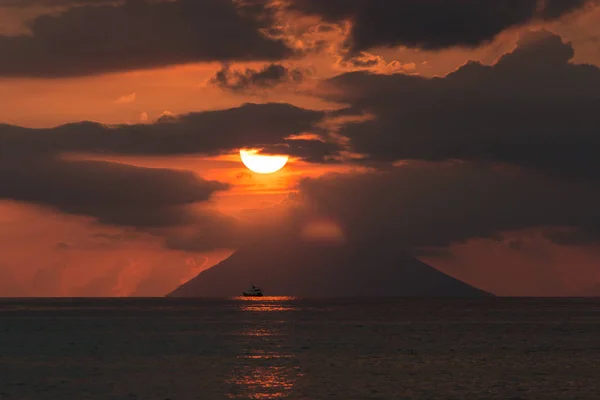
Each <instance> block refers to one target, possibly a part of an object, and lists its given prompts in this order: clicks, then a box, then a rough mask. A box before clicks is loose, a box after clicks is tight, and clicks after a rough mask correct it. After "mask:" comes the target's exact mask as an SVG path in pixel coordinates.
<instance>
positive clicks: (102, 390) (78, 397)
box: [0, 298, 600, 400]
mask: <svg viewBox="0 0 600 400" xmlns="http://www.w3.org/2000/svg"><path fill="white" fill-rule="evenodd" d="M599 398H600V300H592V299H502V298H492V299H477V300H475V299H474V300H457V299H336V300H310V299H292V298H264V299H261V300H247V299H229V300H199V299H190V300H185V299H184V300H180V299H89V300H83V299H80V300H72V299H71V300H68V299H48V300H0V399H17V400H28V399H32V400H45V399H52V400H58V399H73V400H84V399H103V400H105V399H123V400H131V399H140V400H141V399H148V400H153V399H157V400H165V399H171V400H179V399H186V400H187V399H202V400H211V399H306V400H308V399H561V400H562V399H599Z"/></svg>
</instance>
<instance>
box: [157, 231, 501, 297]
mask: <svg viewBox="0 0 600 400" xmlns="http://www.w3.org/2000/svg"><path fill="white" fill-rule="evenodd" d="M251 285H257V286H259V287H261V288H262V289H263V291H264V293H265V295H266V296H298V297H355V296H357V297H363V296H368V297H371V296H373V297H379V296H405V297H412V296H414V297H422V296H427V297H480V296H491V294H490V293H487V292H484V291H482V290H480V289H477V288H475V287H473V286H470V285H468V284H466V283H464V282H462V281H459V280H457V279H455V278H453V277H451V276H449V275H446V274H444V273H442V272H440V271H438V270H437V269H435V268H433V267H431V266H429V265H427V264H425V263H423V262H421V261H419V260H417V259H416V258H414V257H411V256H409V255H407V254H405V253H403V252H401V251H396V250H393V249H391V250H388V251H385V252H382V251H381V250H377V251H374V250H373V247H369V246H353V245H349V244H346V245H334V244H324V243H314V242H304V241H286V240H273V241H271V242H269V243H263V244H255V245H253V246H248V247H246V248H242V249H240V250H238V251H237V252H235V253H234V254H233V255H232V256H231V257H229V258H228V259H226V260H224V261H222V262H221V263H219V264H217V265H215V266H213V267H211V268H209V269H207V270H204V271H202V272H201V273H200V274H198V275H197V276H196V277H195V278H193V279H191V280H190V281H188V282H187V283H185V284H183V285H181V286H180V287H179V288H177V289H176V290H174V291H173V292H172V293H170V294H168V295H167V296H169V297H232V296H239V295H241V293H242V291H243V290H245V289H246V288H248V287H250V286H251Z"/></svg>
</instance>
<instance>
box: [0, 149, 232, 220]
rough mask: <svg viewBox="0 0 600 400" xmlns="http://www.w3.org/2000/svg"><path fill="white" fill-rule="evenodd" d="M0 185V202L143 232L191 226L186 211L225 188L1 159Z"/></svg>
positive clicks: (132, 171)
mask: <svg viewBox="0 0 600 400" xmlns="http://www.w3.org/2000/svg"><path fill="white" fill-rule="evenodd" d="M0 180H1V181H2V185H1V187H0V198H1V199H10V200H17V201H23V202H28V203H34V204H38V205H44V206H50V207H54V208H56V209H58V210H60V211H62V212H65V213H68V214H77V215H85V216H90V217H93V218H95V219H97V220H98V221H99V222H101V223H105V224H115V225H126V226H136V227H144V228H151V227H169V226H177V225H185V224H188V223H191V222H193V221H194V214H193V213H192V212H191V211H190V210H189V206H191V205H193V204H194V203H200V202H205V201H207V200H208V199H209V198H210V196H211V195H212V194H213V193H215V192H217V191H220V190H226V189H227V185H225V184H222V183H218V182H214V181H205V180H202V179H200V178H198V177H196V176H195V175H194V174H193V173H191V172H186V171H174V170H167V169H153V168H140V167H134V166H130V165H126V164H118V163H110V162H99V161H64V160H60V159H56V158H50V157H48V158H45V157H41V158H29V159H23V158H19V159H8V158H4V159H0Z"/></svg>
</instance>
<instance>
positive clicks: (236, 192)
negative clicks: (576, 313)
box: [0, 6, 600, 296]
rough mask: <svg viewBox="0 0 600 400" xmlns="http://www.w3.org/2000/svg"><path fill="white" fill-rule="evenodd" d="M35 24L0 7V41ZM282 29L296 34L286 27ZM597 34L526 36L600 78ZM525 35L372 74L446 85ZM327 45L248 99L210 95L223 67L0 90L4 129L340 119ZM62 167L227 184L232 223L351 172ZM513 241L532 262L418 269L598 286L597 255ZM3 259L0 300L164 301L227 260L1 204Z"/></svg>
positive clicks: (491, 249) (459, 255)
mask: <svg viewBox="0 0 600 400" xmlns="http://www.w3.org/2000/svg"><path fill="white" fill-rule="evenodd" d="M40 12H45V11H44V10H42V11H40V10H39V9H27V10H19V9H7V8H3V7H1V6H0V34H3V35H15V34H18V33H21V32H23V31H26V28H25V27H24V26H25V25H24V24H23V21H27V20H28V19H30V18H31V17H32V16H33V15H36V14H38V13H40ZM305 22H306V21H298V22H297V23H298V24H300V23H305ZM309 22H310V21H309ZM288 24H292V25H293V21H288ZM598 26H600V7H595V8H592V9H589V10H587V11H586V12H581V13H577V14H575V15H573V16H569V17H567V18H564V19H560V20H559V21H556V22H548V23H546V24H544V25H543V26H542V25H539V24H538V25H535V26H527V27H526V28H541V27H544V28H546V29H549V30H551V31H554V32H556V33H558V34H560V35H561V36H562V37H563V38H564V39H565V40H570V41H572V42H573V46H574V48H575V50H576V58H575V59H574V62H578V63H591V64H595V65H598V66H600V46H599V45H598V43H599V42H598V41H599V40H600V31H599V30H598ZM288 28H289V29H290V30H291V29H292V28H293V26H292V27H291V28H290V26H288ZM521 30H522V28H518V29H509V30H507V31H505V32H503V33H501V34H500V35H498V37H497V38H496V39H495V40H494V41H493V42H491V43H489V44H486V45H484V46H482V47H480V48H474V49H465V48H450V49H447V50H439V51H425V50H411V49H407V48H402V47H397V48H386V49H372V50H371V52H372V54H374V55H378V56H380V57H382V59H383V60H385V62H386V63H391V62H393V61H398V64H397V65H395V66H394V65H391V64H390V65H384V64H380V65H378V66H377V67H375V68H374V69H375V70H377V71H379V72H392V71H402V72H406V73H411V74H418V75H423V76H428V77H431V76H436V75H437V76H443V75H445V74H447V73H449V72H451V71H453V70H455V69H456V68H458V67H459V66H461V65H463V64H464V63H465V62H466V61H468V60H480V61H482V62H483V63H485V64H493V63H494V62H495V60H496V59H498V57H500V56H501V55H503V54H505V53H507V52H510V51H511V50H512V49H514V47H515V43H516V41H517V39H518V36H519V33H520V31H521ZM288 34H289V32H288ZM328 35H329V36H327V39H328V40H329V41H330V42H329V43H330V46H331V48H330V49H329V50H328V51H323V52H321V53H317V54H309V55H307V56H305V57H303V58H299V59H293V60H292V59H290V60H286V61H285V62H284V63H287V65H290V66H292V65H293V66H295V67H300V68H305V69H307V70H310V71H311V73H310V77H309V79H307V81H305V82H304V83H302V84H300V85H284V86H282V87H279V88H275V89H273V90H266V91H263V92H261V93H255V94H240V93H233V92H230V91H226V90H223V89H221V88H218V87H215V86H214V85H211V84H210V83H209V81H210V79H211V77H213V76H214V75H215V73H216V72H217V71H218V70H219V69H220V68H221V63H219V62H205V63H194V64H188V65H175V66H170V67H164V68H156V69H148V70H135V71H127V72H117V73H110V74H102V75H97V76H84V77H77V78H8V77H5V78H0V93H2V96H0V123H6V124H11V125H19V126H25V127H33V128H45V127H54V126H58V125H61V124H65V123H70V122H76V121H86V120H89V121H96V122H100V123H104V124H137V123H153V122H154V121H155V120H156V119H158V118H159V116H160V115H161V114H162V113H164V112H170V113H172V114H174V115H179V114H185V113H189V112H197V111H205V110H218V109H226V108H231V107H235V106H239V105H241V104H243V103H245V102H254V103H266V102H282V103H290V104H293V105H296V106H298V107H303V108H309V109H318V110H322V109H325V110H331V109H336V108H339V107H341V106H342V104H337V103H334V102H329V101H326V100H324V99H322V98H321V97H319V96H317V95H316V85H317V83H318V82H319V81H320V80H321V79H324V78H329V77H332V76H335V75H338V74H340V73H342V72H345V71H348V70H349V69H348V68H346V67H344V66H343V65H341V64H340V63H339V56H337V55H336V54H335V51H334V50H335V46H336V45H339V43H340V42H341V40H342V38H341V37H340V35H341V34H340V32H333V33H329V34H328ZM311 39H314V37H296V38H290V40H293V41H294V43H295V45H296V46H298V47H302V46H303V44H302V43H301V41H302V40H305V41H307V40H311ZM2 57H10V54H3V55H2ZM266 64H268V63H265V62H245V63H244V62H234V63H232V64H231V66H230V67H231V68H232V69H238V70H239V69H243V68H255V69H260V68H261V67H262V66H264V65H266ZM66 157H68V158H71V159H99V160H108V161H116V162H121V163H126V164H130V165H137V166H143V167H152V168H169V169H181V170H189V171H193V172H194V173H196V174H198V175H199V176H201V177H203V178H205V179H208V180H218V181H221V182H226V183H229V184H231V185H232V187H231V189H230V190H228V191H225V192H219V193H218V194H216V195H215V196H214V197H213V198H212V200H211V205H212V206H214V207H215V208H217V209H219V210H221V211H223V212H225V213H227V214H232V215H236V214H239V213H241V212H243V211H244V210H247V209H256V208H266V207H269V206H273V205H276V204H278V203H280V202H281V201H283V200H284V199H285V198H286V197H287V196H288V195H289V193H290V192H294V191H296V189H297V184H298V182H299V180H300V179H302V178H306V177H317V176H321V175H323V174H325V173H330V172H347V171H350V170H352V169H353V167H350V166H348V165H335V164H332V165H319V164H310V163H307V162H303V161H299V160H294V159H292V160H290V162H289V163H288V164H287V166H286V167H285V168H284V169H283V170H281V171H280V172H277V173H275V174H272V175H259V174H255V173H252V172H251V171H249V170H248V169H246V168H245V167H244V166H243V164H241V162H240V161H239V158H238V156H237V154H235V153H234V154H231V155H223V156H215V157H203V156H200V155H198V156H164V157H150V156H147V157H142V156H110V157H109V156H98V155H97V154H96V155H86V154H69V155H66ZM513 235H525V237H526V238H527V243H528V246H530V247H531V249H532V251H531V252H530V253H524V252H515V251H513V250H511V249H510V248H507V245H506V242H502V241H500V242H498V241H494V240H484V239H480V240H479V239H478V240H472V241H470V242H468V243H466V244H461V245H456V246H453V247H452V248H451V250H452V252H453V253H454V255H453V257H450V258H443V259H442V258H424V260H425V261H427V262H430V263H431V264H432V265H434V266H438V267H440V268H441V269H442V270H444V271H446V272H448V273H449V274H451V275H454V276H456V277H459V278H461V279H465V280H466V281H467V282H468V283H471V284H475V285H478V286H480V287H481V288H482V289H484V290H489V291H494V292H496V293H498V294H505V295H540V296H541V295H551V294H552V295H571V294H576V293H580V292H582V291H585V290H588V289H590V288H591V287H593V286H594V285H596V284H598V283H600V273H598V272H597V271H596V269H595V266H596V265H597V260H598V256H600V254H598V250H597V249H593V248H587V247H583V248H582V247H564V246H563V247H561V246H554V245H551V244H550V243H547V242H545V241H544V240H542V239H540V238H539V235H537V234H536V233H527V232H525V233H523V232H521V233H516V234H515V233H513ZM0 248H1V249H2V251H1V252H0V253H1V254H0V296H83V295H91V296H128V295H134V294H135V295H153V296H160V295H163V294H165V293H166V292H168V291H170V290H172V289H173V288H174V287H175V286H177V285H178V284H180V283H182V282H184V281H186V280H187V279H189V278H190V277H192V276H194V275H195V274H196V273H197V272H198V271H200V270H202V269H203V268H206V267H208V266H210V265H212V264H214V263H216V262H218V261H219V260H221V259H223V258H224V257H226V256H228V255H229V254H230V253H231V251H232V250H221V251H216V252H213V253H208V254H205V253H191V252H184V251H176V250H169V249H167V248H165V247H164V246H163V245H162V243H161V239H160V238H158V237H155V236H153V235H151V234H149V233H140V232H135V231H133V230H127V229H124V228H120V227H114V226H104V225H101V224H99V223H98V222H95V221H93V220H92V219H91V218H87V217H78V216H72V215H67V214H62V213H60V212H57V211H56V210H53V209H50V208H44V207H41V206H35V205H32V204H26V203H20V202H13V201H9V200H0ZM490 254H493V256H492V257H490ZM590 290H591V289H590Z"/></svg>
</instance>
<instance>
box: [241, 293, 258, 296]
mask: <svg viewBox="0 0 600 400" xmlns="http://www.w3.org/2000/svg"><path fill="white" fill-rule="evenodd" d="M242 295H243V296H244V297H263V294H262V293H261V294H249V293H242Z"/></svg>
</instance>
